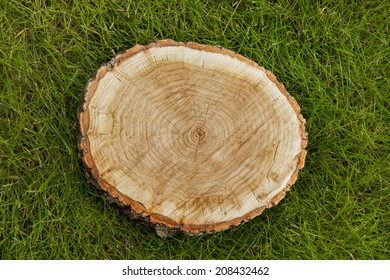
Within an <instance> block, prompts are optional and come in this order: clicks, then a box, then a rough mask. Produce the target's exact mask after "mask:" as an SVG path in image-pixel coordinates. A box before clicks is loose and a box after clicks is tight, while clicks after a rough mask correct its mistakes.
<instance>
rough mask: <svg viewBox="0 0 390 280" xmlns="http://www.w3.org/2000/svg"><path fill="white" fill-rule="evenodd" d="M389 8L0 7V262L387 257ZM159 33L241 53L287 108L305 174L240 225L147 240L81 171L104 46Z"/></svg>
mask: <svg viewBox="0 0 390 280" xmlns="http://www.w3.org/2000/svg"><path fill="white" fill-rule="evenodd" d="M347 2H348V3H351V4H346V3H347ZM352 2H357V3H352ZM389 10H390V5H389V3H388V2H387V1H380V0H377V1H265V0H264V1H263V0H252V1H245V0H238V1H185V0H182V1H162V0H154V1H146V0H145V1H102V0H97V1H65V0H62V1H61V0H58V1H39V0H34V1H22V0H18V1H14V0H0V73H1V74H0V259H390V143H389V140H390V130H389V128H390V126H389V124H390V112H389V108H390V106H389V105H390V104H389V100H390V86H389V58H390V57H389V54H390V52H389V19H390V17H389V13H388V12H389ZM164 38H171V39H174V40H176V41H183V42H185V41H194V42H198V43H202V44H209V45H219V46H222V47H224V48H227V49H230V50H232V51H235V52H237V53H239V54H241V55H243V56H246V57H248V58H250V59H252V60H254V61H256V62H257V63H258V64H260V65H262V66H264V67H265V68H267V69H269V70H271V71H272V72H273V73H274V74H275V75H276V76H277V77H278V79H279V81H281V82H282V83H283V84H284V86H285V87H286V89H287V90H288V91H289V93H290V94H291V95H292V96H294V98H295V99H296V100H297V102H298V103H299V104H300V106H301V109H302V114H303V115H304V117H305V118H306V120H307V131H308V134H309V143H308V147H307V150H308V155H307V159H306V165H305V168H304V169H303V170H302V171H301V172H300V174H299V179H298V181H297V182H296V184H295V185H294V186H293V187H292V188H291V190H290V191H289V192H288V193H287V195H286V197H285V199H284V200H282V202H281V203H280V204H279V205H277V206H276V207H273V208H270V209H268V210H266V211H265V212H264V213H263V214H262V215H260V216H259V217H257V218H255V219H253V220H252V221H250V222H248V223H246V224H243V225H240V226H238V227H235V228H232V229H229V230H227V231H224V232H220V233H215V234H210V235H201V236H192V237H190V236H184V235H179V236H176V237H172V238H167V239H161V238H159V237H158V236H157V235H156V234H155V232H154V231H153V230H151V229H150V228H148V227H147V226H145V225H142V224H138V223H135V222H134V221H131V220H130V219H128V218H127V217H126V215H124V213H123V212H122V211H121V210H120V209H119V208H118V207H117V206H116V205H115V204H110V203H109V202H107V201H105V200H103V199H102V198H101V197H100V196H99V195H98V194H97V193H96V191H95V189H94V188H93V187H92V186H91V185H90V184H89V183H88V181H87V179H86V177H85V174H84V171H83V168H82V165H81V163H80V161H79V159H78V147H77V134H78V127H77V108H78V107H79V105H80V102H81V99H80V97H81V95H82V93H83V91H84V87H85V85H86V83H87V82H88V80H89V79H90V78H91V77H92V76H93V74H94V72H95V71H96V70H97V69H98V68H99V67H100V65H101V64H102V63H106V62H108V61H109V60H110V59H111V58H112V57H113V56H114V55H115V54H116V53H118V52H122V51H124V50H126V49H128V48H130V47H132V46H133V45H135V44H147V43H149V42H151V41H153V40H158V39H164Z"/></svg>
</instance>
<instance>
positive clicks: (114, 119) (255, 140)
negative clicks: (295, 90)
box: [80, 40, 307, 235]
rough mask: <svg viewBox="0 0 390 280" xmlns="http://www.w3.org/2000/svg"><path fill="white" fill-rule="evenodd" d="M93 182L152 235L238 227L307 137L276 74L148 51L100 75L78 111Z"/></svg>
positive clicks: (300, 155) (295, 165)
mask: <svg viewBox="0 0 390 280" xmlns="http://www.w3.org/2000/svg"><path fill="white" fill-rule="evenodd" d="M80 129H81V137H80V149H81V157H82V159H83V161H84V163H85V165H86V168H87V171H88V173H89V174H90V176H91V178H92V180H93V181H94V182H95V183H96V185H98V186H99V187H100V188H101V189H102V190H103V191H104V192H106V193H107V194H108V195H109V196H110V197H112V198H113V199H114V200H115V201H117V202H118V203H119V204H120V205H122V206H125V207H126V206H127V207H128V208H129V209H130V211H131V213H132V215H133V216H135V217H137V218H140V219H144V220H147V221H148V222H150V223H151V224H154V225H155V226H156V229H157V232H158V233H159V234H160V235H167V234H172V233H174V232H185V233H188V234H196V233H202V232H212V231H219V230H224V229H227V228H229V227H230V226H233V225H238V224H240V223H242V222H244V221H247V220H249V219H251V218H253V217H255V216H257V215H259V214H260V213H261V212H262V211H263V210H264V209H265V208H268V207H270V206H272V205H274V204H277V203H278V202H279V201H280V200H281V199H282V198H283V197H284V195H285V192H286V191H287V190H288V189H289V188H290V186H291V185H292V184H293V183H294V182H295V181H296V179H297V174H298V170H299V169H301V168H302V167H303V165H304V159H305V155H306V151H305V147H306V143H307V140H306V139H307V134H306V132H305V120H304V118H303V117H302V115H301V113H300V109H299V106H298V104H297V103H296V101H295V100H294V99H293V98H292V97H291V96H290V95H289V94H288V93H287V91H286V90H285V89H284V87H283V86H282V85H281V84H280V83H278V82H277V80H276V78H275V76H274V75H273V74H272V73H271V72H269V71H267V70H265V69H264V68H262V67H260V66H258V65H257V64H256V63H254V62H253V61H251V60H249V59H246V58H244V57H242V56H240V55H237V54H235V53H233V52H230V51H228V50H225V49H221V48H217V47H211V46H204V45H199V44H195V43H185V44H184V43H177V42H174V41H172V40H164V41H158V42H155V43H152V44H149V45H147V46H140V45H137V46H135V47H133V48H131V49H130V50H128V51H126V52H125V53H123V54H120V55H118V56H116V57H115V58H114V59H113V60H112V61H111V62H110V63H109V64H107V65H105V66H103V67H101V68H100V69H99V70H98V72H97V74H96V76H95V77H94V79H92V80H91V81H90V82H89V83H88V85H87V88H86V92H85V95H84V100H83V104H82V107H81V111H80Z"/></svg>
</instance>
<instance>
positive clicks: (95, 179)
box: [78, 39, 308, 237]
mask: <svg viewBox="0 0 390 280" xmlns="http://www.w3.org/2000/svg"><path fill="white" fill-rule="evenodd" d="M169 46H185V47H188V48H191V49H196V50H201V51H206V52H211V53H219V54H224V55H228V56H230V57H233V58H236V59H239V60H241V61H243V62H246V63H248V64H250V65H251V66H253V67H256V68H258V69H259V70H261V71H263V72H264V73H265V74H266V75H267V77H268V78H269V79H270V80H271V81H272V82H273V83H274V84H275V85H276V86H277V88H278V89H279V90H280V91H281V92H282V93H283V95H284V96H285V97H286V98H287V100H288V102H289V103H290V105H291V107H292V108H293V110H294V112H295V113H296V115H297V118H298V120H299V122H300V131H301V139H302V141H301V152H300V153H299V154H298V155H297V157H298V163H297V166H296V168H295V171H294V172H293V174H292V176H291V177H290V179H289V181H288V182H287V184H286V186H285V187H284V188H283V190H282V191H281V192H279V193H278V194H277V195H275V196H274V197H273V199H272V200H271V201H270V203H269V204H267V205H265V206H262V207H259V208H257V209H254V210H252V211H251V212H249V213H247V214H245V215H244V216H242V217H239V218H236V219H233V220H230V221H224V222H220V223H214V224H204V225H192V224H191V225H184V224H179V223H177V222H176V221H174V220H172V219H170V218H168V217H166V216H163V215H161V214H158V213H150V212H148V211H147V210H146V208H145V207H144V206H143V205H142V204H141V203H139V202H137V201H135V200H133V199H131V198H129V197H127V196H125V195H123V194H122V193H120V192H119V191H118V190H116V189H115V187H113V186H111V185H110V184H108V183H107V182H106V181H105V180H104V179H103V178H101V177H100V176H99V172H98V170H97V168H96V166H95V163H94V161H93V159H92V156H91V154H90V144H89V139H88V137H87V131H88V126H89V112H88V105H89V102H90V100H91V98H92V96H93V94H94V93H95V91H96V88H97V85H98V83H99V81H100V80H101V79H102V78H103V77H104V75H105V74H106V73H107V72H109V71H111V70H112V69H113V68H114V67H115V66H117V65H119V64H121V62H122V61H124V60H126V59H127V58H129V57H131V56H133V55H135V54H137V53H139V52H141V51H145V50H147V49H150V48H155V47H169ZM78 118H79V129H80V134H79V139H78V146H79V157H80V159H81V160H82V162H83V165H84V167H85V171H86V175H87V178H88V179H89V181H90V182H91V183H93V184H94V185H95V186H96V188H97V189H98V190H99V191H100V192H101V193H102V194H103V195H104V196H105V197H106V198H107V199H108V200H109V201H110V202H115V203H117V204H118V205H119V206H120V207H121V208H122V209H123V210H124V211H125V213H127V214H129V216H130V217H131V218H133V219H138V220H141V221H144V222H146V223H148V224H151V225H153V226H154V227H155V229H156V232H157V234H158V235H159V236H161V237H166V236H171V235H175V234H178V233H180V232H182V233H185V234H188V235H196V234H202V233H213V232H218V231H223V230H226V229H228V228H231V227H233V226H237V225H239V224H242V223H245V222H247V221H249V220H251V219H253V218H255V217H257V216H258V215H260V214H261V213H262V212H263V211H264V210H265V209H267V208H270V207H272V206H274V205H276V204H278V203H279V202H280V201H281V200H282V199H283V198H284V196H285V194H286V192H287V191H288V190H289V189H290V188H291V186H292V185H293V184H294V183H295V181H296V180H297V178H298V172H299V170H300V169H302V168H303V167H304V163H305V158H306V153H307V152H306V146H307V137H308V135H307V133H306V131H305V124H306V120H305V119H304V117H303V116H302V114H301V110H300V107H299V105H298V103H297V102H296V101H295V99H294V98H293V97H292V96H291V95H290V94H289V93H288V92H287V90H286V89H285V87H284V86H283V85H282V84H281V83H280V82H278V80H277V78H276V76H275V75H274V74H273V73H271V72H270V71H268V70H267V69H265V68H264V67H261V66H259V65H258V64H257V63H256V62H254V61H252V60H250V59H248V58H246V57H243V56H241V55H239V54H237V53H235V52H233V51H230V50H227V49H224V48H221V47H216V46H208V45H201V44H198V43H194V42H187V43H181V42H176V41H173V40H170V39H167V40H161V41H155V42H152V43H150V44H148V45H135V46H134V47H132V48H130V49H128V50H127V51H125V52H123V53H120V54H118V55H117V56H115V57H114V58H113V59H112V60H111V61H110V62H109V63H107V64H104V65H103V66H102V67H100V68H99V69H98V70H97V72H96V74H95V76H94V77H93V78H92V79H90V80H89V81H88V84H87V86H86V88H85V92H84V94H83V96H82V104H81V106H80V107H79V110H78Z"/></svg>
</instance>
